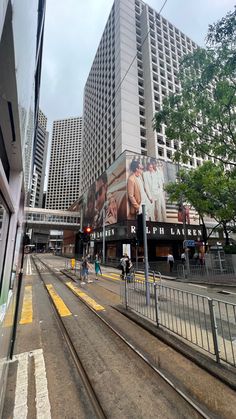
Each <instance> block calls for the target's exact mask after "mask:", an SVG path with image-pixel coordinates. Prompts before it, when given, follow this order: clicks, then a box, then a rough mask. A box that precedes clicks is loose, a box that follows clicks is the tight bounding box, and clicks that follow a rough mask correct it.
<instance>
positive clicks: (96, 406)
mask: <svg viewBox="0 0 236 419" xmlns="http://www.w3.org/2000/svg"><path fill="white" fill-rule="evenodd" d="M32 259H33V263H34V266H35V269H36V271H37V273H38V275H39V277H40V279H41V281H42V283H43V285H44V288H45V290H46V291H47V294H48V297H49V301H50V303H51V306H52V309H53V312H54V315H55V318H56V321H57V324H58V327H59V329H60V332H61V334H62V336H63V338H64V340H65V342H66V345H67V348H68V350H69V353H70V355H71V357H72V359H73V362H74V364H75V366H76V369H77V372H78V374H79V376H80V378H81V381H82V383H83V385H84V388H85V390H86V393H87V395H88V398H89V400H90V403H91V405H92V408H93V411H94V414H95V416H96V417H97V418H98V419H105V418H106V415H105V413H104V411H103V409H102V406H101V404H100V401H99V398H98V397H97V395H96V393H95V391H94V389H93V386H92V384H91V381H90V379H89V377H88V375H87V373H86V370H85V369H84V367H83V364H82V362H81V360H80V357H79V355H78V352H77V350H76V348H75V346H74V344H73V342H72V340H71V338H70V335H69V333H68V331H67V329H66V327H65V325H64V323H63V320H62V318H61V316H60V315H59V313H58V310H57V308H56V305H55V303H54V301H53V299H52V297H51V295H50V293H49V290H48V288H47V287H46V284H45V281H44V279H43V277H42V274H41V272H40V270H39V268H38V265H37V263H36V262H35V258H32ZM38 260H39V259H38ZM40 263H41V264H44V263H43V262H42V261H40ZM44 265H45V266H46V267H47V265H46V264H44ZM47 268H48V267H47ZM48 269H50V268H48ZM55 276H56V275H55Z"/></svg>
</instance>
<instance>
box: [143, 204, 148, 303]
mask: <svg viewBox="0 0 236 419" xmlns="http://www.w3.org/2000/svg"><path fill="white" fill-rule="evenodd" d="M142 217H143V247H144V271H145V286H146V304H147V305H149V304H150V288H149V282H148V247H147V230H146V205H145V204H142Z"/></svg>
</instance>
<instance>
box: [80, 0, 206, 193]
mask: <svg viewBox="0 0 236 419" xmlns="http://www.w3.org/2000/svg"><path fill="white" fill-rule="evenodd" d="M196 47H197V45H196V44H195V43H194V42H193V41H191V40H190V39H189V38H188V37H187V36H186V35H185V34H184V33H182V32H181V31H180V30H179V29H177V28H176V27H174V25H172V24H171V23H170V22H168V21H167V20H166V19H164V18H163V17H162V16H161V15H160V14H159V13H158V12H156V11H155V10H153V9H152V8H151V7H149V6H148V5H147V4H146V3H144V2H143V1H141V0H116V1H115V2H114V4H113V6H112V9H111V12H110V15H109V18H108V21H107V23H106V26H105V29H104V32H103V35H102V38H101V41H100V44H99V46H98V49H97V52H96V55H95V58H94V61H93V64H92V67H91V70H90V73H89V76H88V79H87V82H86V86H85V91H84V131H83V149H82V164H83V169H82V179H81V192H82V193H83V192H84V191H85V190H86V189H87V188H88V187H89V186H90V185H91V184H92V183H93V182H94V180H95V179H96V178H98V176H99V175H100V174H101V173H103V172H104V171H105V170H106V169H107V168H108V167H109V166H110V165H111V163H112V162H114V161H115V160H116V159H117V158H118V157H119V155H120V154H121V153H122V152H123V151H124V150H128V151H131V152H136V153H140V154H142V155H144V156H146V155H148V156H152V157H155V158H159V159H162V160H164V161H171V157H172V155H173V153H174V151H175V149H176V148H177V146H178V144H177V142H176V141H170V140H168V139H166V138H165V129H164V127H163V128H162V130H161V131H160V132H158V133H156V132H154V131H153V116H154V113H155V112H156V111H158V110H159V109H160V107H161V104H162V101H163V98H164V97H165V96H166V95H168V94H169V93H170V92H171V93H172V92H177V91H178V90H179V88H180V86H179V83H178V80H177V73H178V65H179V61H180V59H181V57H182V56H183V55H184V54H187V53H190V52H192V51H193V49H194V48H196ZM189 164H190V166H193V167H194V166H195V165H196V164H198V161H197V158H196V157H195V156H193V158H192V159H191V160H190V163H189Z"/></svg>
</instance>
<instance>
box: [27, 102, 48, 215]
mask: <svg viewBox="0 0 236 419" xmlns="http://www.w3.org/2000/svg"><path fill="white" fill-rule="evenodd" d="M47 150H48V132H47V118H46V116H45V115H44V114H43V112H42V111H41V110H40V109H39V113H38V126H37V135H36V142H35V147H34V157H33V175H32V181H31V193H30V202H29V206H30V207H39V208H42V204H43V191H44V183H45V170H46V161H47Z"/></svg>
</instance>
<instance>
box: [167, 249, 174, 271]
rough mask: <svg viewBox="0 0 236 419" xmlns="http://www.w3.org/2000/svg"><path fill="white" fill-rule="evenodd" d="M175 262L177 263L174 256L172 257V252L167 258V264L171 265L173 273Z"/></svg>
mask: <svg viewBox="0 0 236 419" xmlns="http://www.w3.org/2000/svg"><path fill="white" fill-rule="evenodd" d="M174 261H175V260H174V256H173V255H172V253H171V252H169V254H168V256H167V263H168V264H169V267H170V272H172V271H173V266H174Z"/></svg>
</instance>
